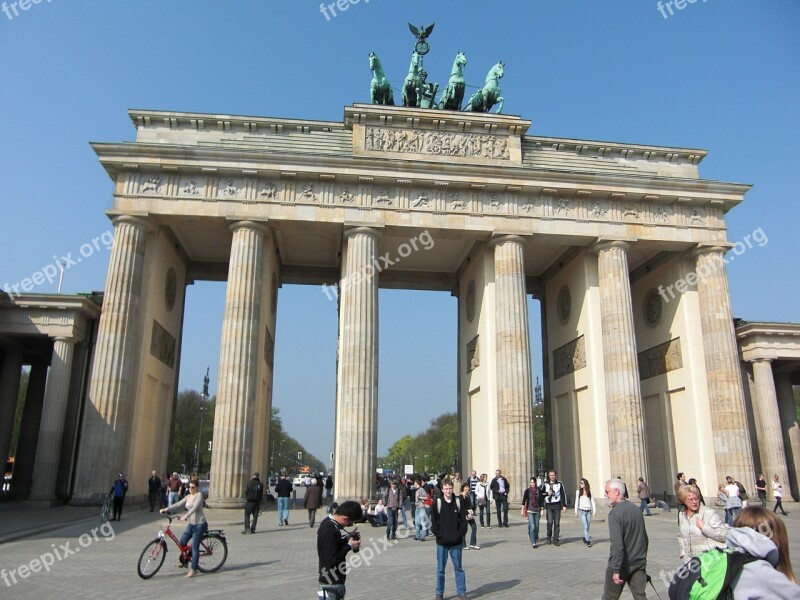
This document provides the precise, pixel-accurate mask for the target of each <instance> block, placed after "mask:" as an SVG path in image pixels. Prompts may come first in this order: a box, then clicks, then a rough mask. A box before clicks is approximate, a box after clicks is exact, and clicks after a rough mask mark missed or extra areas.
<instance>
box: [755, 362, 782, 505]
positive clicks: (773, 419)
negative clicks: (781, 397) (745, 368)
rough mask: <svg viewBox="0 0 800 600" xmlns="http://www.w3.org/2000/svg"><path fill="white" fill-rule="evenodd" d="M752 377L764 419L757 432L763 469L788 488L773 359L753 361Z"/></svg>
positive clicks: (768, 490)
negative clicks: (773, 374) (776, 477)
mask: <svg viewBox="0 0 800 600" xmlns="http://www.w3.org/2000/svg"><path fill="white" fill-rule="evenodd" d="M753 379H754V381H755V384H756V397H755V401H756V407H755V410H757V411H758V414H759V417H760V419H761V431H760V432H759V434H758V441H759V449H760V451H761V456H762V457H763V458H762V462H763V465H762V468H763V469H764V471H766V473H765V475H766V476H767V480H768V481H770V480H771V478H772V476H773V475H775V474H776V473H777V475H778V477H780V479H781V482H783V486H784V488H786V490H787V491H788V487H789V485H788V483H789V470H788V469H787V468H786V454H785V452H784V448H783V433H782V431H781V415H780V410H779V408H778V395H777V393H776V392H775V379H774V378H773V376H772V361H771V360H764V359H759V360H755V361H753ZM771 494H772V490H771V487H770V486H768V487H767V495H771Z"/></svg>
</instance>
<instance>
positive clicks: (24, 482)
mask: <svg viewBox="0 0 800 600" xmlns="http://www.w3.org/2000/svg"><path fill="white" fill-rule="evenodd" d="M46 384H47V364H46V363H41V362H37V363H32V364H31V372H30V375H29V376H28V390H27V392H26V394H25V408H24V409H23V410H22V422H21V423H20V431H19V442H17V456H16V462H15V463H14V480H13V481H12V483H11V493H12V495H13V496H14V498H16V499H18V500H24V499H25V498H27V497H28V495H29V494H30V493H31V482H32V481H33V462H34V459H35V458H36V444H37V442H38V440H39V427H40V425H41V421H42V406H43V404H44V391H45V386H46Z"/></svg>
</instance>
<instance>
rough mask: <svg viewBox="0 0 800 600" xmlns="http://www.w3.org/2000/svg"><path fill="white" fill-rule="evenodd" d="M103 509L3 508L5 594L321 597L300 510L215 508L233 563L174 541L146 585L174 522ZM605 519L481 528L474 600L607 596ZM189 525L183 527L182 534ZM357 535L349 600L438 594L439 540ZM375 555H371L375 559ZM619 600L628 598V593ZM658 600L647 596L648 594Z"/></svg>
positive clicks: (664, 563)
mask: <svg viewBox="0 0 800 600" xmlns="http://www.w3.org/2000/svg"><path fill="white" fill-rule="evenodd" d="M600 504H604V501H602V500H601V502H600ZM787 508H788V510H789V512H790V516H789V517H787V518H786V523H787V527H788V529H789V535H790V539H791V540H792V545H791V552H792V556H793V559H794V560H793V563H794V567H795V570H796V571H800V562H799V561H798V559H800V509H798V508H797V505H795V504H793V503H787ZM96 513H97V511H96V510H94V509H88V508H74V507H58V508H53V509H28V508H25V507H24V506H22V507H19V506H8V505H2V504H0V541H2V540H3V539H8V538H9V537H17V536H24V537H22V538H21V539H17V540H16V541H8V542H5V543H2V544H0V568H2V569H5V570H6V573H5V578H4V579H0V598H3V599H6V598H9V599H17V598H21V599H22V598H36V599H39V598H43V597H44V598H87V599H92V598H103V599H107V598H109V597H114V598H153V597H159V596H161V597H163V596H164V595H165V594H166V595H167V596H173V595H177V594H191V595H192V596H193V597H195V598H206V597H217V596H226V595H235V596H237V597H239V598H241V597H256V595H258V597H264V598H268V599H269V598H278V597H279V598H281V599H290V600H291V599H298V600H299V599H306V600H311V599H312V598H316V583H315V581H316V575H315V571H316V566H317V558H316V546H315V542H316V528H314V529H311V528H309V526H308V522H307V513H306V511H305V510H302V509H297V510H292V511H291V514H290V517H289V523H290V525H289V526H288V527H279V526H278V525H277V518H276V513H275V510H274V508H272V507H270V509H268V510H267V511H265V512H264V513H262V515H261V518H260V520H259V524H258V528H259V531H258V532H257V533H256V534H255V535H249V534H248V535H242V534H241V533H240V531H241V529H242V513H241V512H240V511H222V510H208V511H207V515H208V517H209V521H210V524H211V527H212V528H219V527H222V528H224V529H225V531H226V534H227V539H228V546H229V554H228V560H227V562H226V563H225V566H224V567H223V568H222V569H221V570H220V571H219V572H217V573H214V574H211V575H202V574H201V575H200V576H198V577H196V578H193V579H190V580H186V579H184V578H183V574H184V573H185V571H183V570H179V569H177V568H175V563H176V552H175V547H174V546H172V545H170V552H169V554H168V556H167V559H166V561H165V563H164V566H163V567H162V568H161V571H159V572H158V573H157V574H156V575H155V576H154V577H153V578H152V579H150V580H147V581H144V580H142V579H140V578H139V577H138V575H137V574H136V563H137V560H138V557H139V553H140V552H141V550H142V548H144V546H145V545H146V544H147V542H148V541H150V540H151V539H153V537H155V534H156V532H157V531H158V527H159V524H162V523H165V521H164V520H162V519H159V518H158V516H157V515H155V514H151V513H149V512H148V511H147V510H141V509H139V510H128V511H127V512H126V513H125V514H124V516H123V519H122V521H120V522H112V523H109V524H108V526H106V527H105V528H104V529H100V521H99V518H98V517H97V516H96ZM606 514H607V509H605V508H602V509H600V508H599V507H598V514H597V517H596V518H595V520H594V522H593V523H592V533H593V538H594V540H593V541H594V545H593V546H592V547H591V548H587V547H585V546H584V544H583V543H582V542H581V526H580V523H579V522H578V520H577V519H576V518H575V517H574V516H573V515H574V513H573V512H572V509H570V510H569V511H568V512H567V513H566V514H565V515H563V518H562V536H561V537H562V545H561V546H560V547H558V548H556V547H554V546H544V547H540V548H538V549H536V550H534V549H532V548H531V546H530V544H529V542H528V540H527V524H526V522H525V521H524V520H523V518H522V517H521V516H520V515H519V512H518V511H516V512H513V513H511V514H510V515H509V519H510V523H509V524H510V527H509V528H508V529H505V528H502V529H501V528H497V527H494V528H492V529H485V528H483V529H481V528H479V529H478V543H479V544H480V546H481V549H480V550H469V551H466V552H465V553H464V561H463V562H464V569H465V571H466V577H467V590H468V594H467V595H468V597H469V598H487V599H488V598H498V599H500V598H502V599H503V600H522V599H523V598H524V599H526V600H528V599H530V598H532V597H534V598H536V599H537V600H538V599H551V598H552V599H558V600H564V599H565V598H577V599H583V598H599V597H600V596H601V594H602V588H603V584H602V580H603V575H604V573H605V567H606V562H607V560H608V525H607V523H606V521H605V516H606ZM654 514H655V516H653V517H650V518H647V519H646V524H647V530H648V534H649V537H650V552H649V557H648V559H649V568H648V571H649V572H650V574H651V575H652V576H653V579H654V583H655V585H656V589H657V590H658V593H659V594H660V595H661V598H663V599H664V600H666V598H667V596H666V589H665V587H664V585H663V583H661V582H660V581H659V578H658V575H659V572H661V571H662V570H667V569H672V568H674V567H675V566H676V565H677V562H678V561H677V541H676V539H675V536H676V528H677V527H676V518H677V513H676V512H675V511H674V510H673V511H672V512H670V513H662V512H661V511H654ZM37 521H38V525H36V524H35V522H37ZM65 521H66V522H68V523H67V524H65ZM110 526H113V532H112V530H111V527H110ZM35 528H38V529H39V530H40V531H38V532H37V531H36V529H35ZM181 528H182V525H181V524H178V525H177V527H176V529H181ZM93 530H94V533H95V534H96V536H95V535H94V534H93V532H92V531H93ZM360 530H361V531H362V539H363V540H364V550H362V552H361V557H362V559H369V562H370V564H369V565H368V566H367V565H361V566H359V567H357V568H356V569H354V570H353V572H352V573H351V574H350V575H349V576H348V594H347V598H348V600H359V599H366V598H369V599H374V598H376V597H381V598H386V597H391V598H396V597H398V595H402V596H403V597H409V595H411V596H413V597H414V598H422V599H423V600H424V599H426V598H430V599H432V598H433V596H434V584H435V571H436V554H435V542H434V541H433V540H432V539H429V540H428V541H426V542H424V543H419V542H414V541H413V536H411V537H409V538H407V539H400V540H398V541H397V542H396V543H394V544H392V545H388V542H386V543H381V542H380V541H379V538H380V537H381V534H382V533H383V531H384V529H383V528H372V527H370V526H369V525H361V526H360ZM103 533H107V534H108V536H103ZM400 533H401V534H402V532H400ZM367 547H372V549H373V552H372V554H373V555H372V556H371V557H370V556H369V552H368V551H367V550H366V548H367ZM47 553H51V554H50V557H53V556H54V555H56V556H58V557H60V559H58V558H54V559H53V563H54V564H52V566H50V565H48V568H49V572H47V571H44V570H39V572H36V573H33V572H30V573H27V577H26V578H24V579H23V578H20V575H19V567H20V566H23V565H27V566H31V567H34V568H36V567H37V564H36V563H35V562H32V561H34V560H36V559H39V560H41V558H40V557H41V556H42V555H46V554H47ZM45 560H48V559H45ZM12 569H15V570H16V571H15V576H16V580H17V582H16V583H13V580H12V578H11V576H10V575H9V571H11V570H12ZM23 572H24V571H23ZM0 575H2V572H1V571H0ZM245 594H246V596H245ZM622 597H623V598H630V597H631V596H630V594H629V593H628V592H627V591H625V592H623V596H622ZM657 597H658V596H656V593H655V592H654V591H653V590H652V589H650V588H648V598H657ZM445 598H446V599H448V598H455V586H454V580H453V573H452V567H449V568H448V571H447V579H446V586H445Z"/></svg>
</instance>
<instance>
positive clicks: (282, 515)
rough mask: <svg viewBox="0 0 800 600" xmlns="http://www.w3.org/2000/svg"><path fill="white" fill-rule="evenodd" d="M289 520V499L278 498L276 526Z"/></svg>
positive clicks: (286, 497)
mask: <svg viewBox="0 0 800 600" xmlns="http://www.w3.org/2000/svg"><path fill="white" fill-rule="evenodd" d="M288 520H289V497H288V496H285V497H284V496H278V525H280V524H282V523H283V522H284V521H288Z"/></svg>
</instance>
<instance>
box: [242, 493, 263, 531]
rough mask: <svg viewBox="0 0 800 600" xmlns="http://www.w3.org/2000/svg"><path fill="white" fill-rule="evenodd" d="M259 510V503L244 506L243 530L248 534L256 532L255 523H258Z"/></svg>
mask: <svg viewBox="0 0 800 600" xmlns="http://www.w3.org/2000/svg"><path fill="white" fill-rule="evenodd" d="M259 510H261V503H260V502H249V501H248V502H246V503H245V505H244V529H245V531H249V532H250V533H255V532H256V523H258V512H259ZM251 516H252V517H253V523H252V525H251V524H250V517H251Z"/></svg>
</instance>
